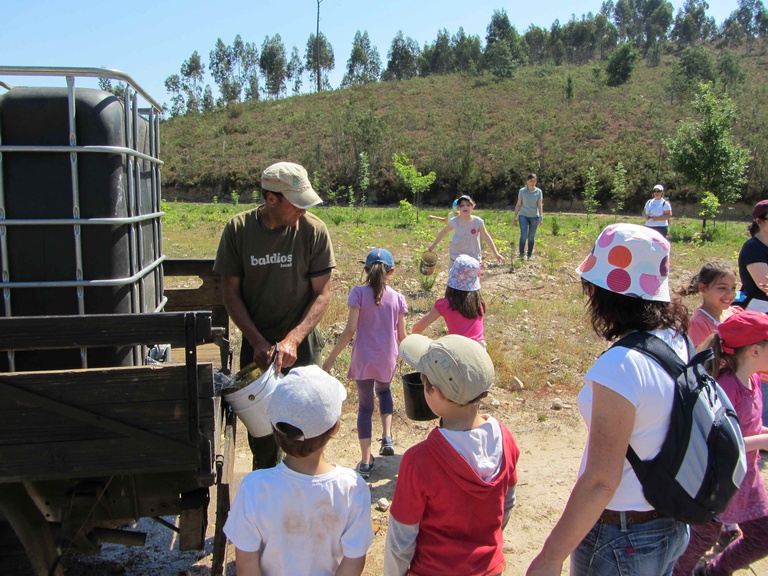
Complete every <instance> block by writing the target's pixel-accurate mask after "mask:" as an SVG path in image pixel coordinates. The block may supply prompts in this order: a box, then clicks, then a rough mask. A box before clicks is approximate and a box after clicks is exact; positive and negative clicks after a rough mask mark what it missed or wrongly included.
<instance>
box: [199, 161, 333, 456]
mask: <svg viewBox="0 0 768 576" xmlns="http://www.w3.org/2000/svg"><path fill="white" fill-rule="evenodd" d="M261 189H262V196H263V199H264V203H263V204H261V205H259V206H258V207H257V208H255V209H253V210H249V211H247V212H242V213H241V214H237V215H236V216H233V217H232V218H231V219H230V220H229V222H227V225H226V226H225V228H224V232H223V234H222V236H221V242H220V243H219V248H218V251H217V253H216V262H215V263H214V265H213V269H214V270H215V271H216V272H219V273H220V274H221V277H222V283H223V300H224V306H225V307H226V309H227V312H228V313H229V316H230V318H232V321H233V322H234V323H235V325H236V326H237V327H238V328H240V330H241V331H242V333H243V343H242V347H241V349H240V366H241V367H243V366H246V365H248V364H250V363H251V362H255V363H256V364H257V365H258V366H259V367H261V368H262V369H266V368H267V367H268V366H269V365H270V364H271V363H272V362H273V361H274V362H275V368H276V370H277V371H280V370H282V369H284V368H290V367H291V366H307V365H310V364H318V365H319V364H321V363H322V348H323V341H322V337H321V335H320V331H319V330H318V329H317V325H318V324H319V323H320V320H321V319H322V317H323V315H324V314H325V311H326V310H327V309H328V304H329V303H330V296H331V271H332V270H333V268H335V266H336V261H335V259H334V256H333V245H332V244H331V239H330V236H329V235H328V229H327V228H326V226H325V224H324V223H323V221H322V220H320V219H319V218H318V217H317V216H315V215H313V214H310V213H308V212H307V208H311V207H312V206H316V205H318V204H320V203H321V202H322V200H321V199H320V197H319V196H318V195H317V193H316V192H315V191H314V190H313V189H312V185H311V184H310V182H309V178H308V176H307V171H306V170H305V169H304V168H303V167H302V166H300V165H298V164H294V163H292V162H278V163H276V164H273V165H272V166H270V167H268V168H267V169H266V170H264V172H263V173H262V175H261ZM248 441H249V444H250V446H251V452H253V468H254V469H256V468H270V467H272V466H274V465H275V464H276V463H277V462H279V461H280V459H281V457H282V455H281V454H280V453H279V450H278V448H277V444H276V443H275V440H274V437H273V436H272V435H271V434H270V435H269V436H265V437H263V438H254V437H252V436H249V437H248Z"/></svg>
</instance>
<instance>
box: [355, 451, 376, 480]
mask: <svg viewBox="0 0 768 576" xmlns="http://www.w3.org/2000/svg"><path fill="white" fill-rule="evenodd" d="M374 461H375V460H374V458H373V456H371V463H370V464H366V463H365V462H362V461H361V462H360V463H359V464H358V465H357V471H358V472H359V473H360V476H362V477H363V478H368V476H370V475H371V470H373V463H374Z"/></svg>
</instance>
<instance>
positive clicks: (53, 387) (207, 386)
mask: <svg viewBox="0 0 768 576" xmlns="http://www.w3.org/2000/svg"><path fill="white" fill-rule="evenodd" d="M197 378H198V393H197V396H198V398H207V397H210V396H213V395H214V390H213V365H212V364H211V363H204V364H198V366H197ZM0 381H2V382H8V383H10V384H13V385H14V386H17V387H19V388H22V389H24V390H29V391H38V392H41V391H42V390H45V394H46V395H47V396H49V397H50V398H53V399H56V400H65V399H67V398H71V399H73V400H75V401H76V402H77V404H78V405H80V406H89V405H92V404H110V403H115V402H146V401H155V400H173V399H177V398H186V394H187V382H186V366H185V365H184V364H161V365H153V366H124V367H118V368H89V369H86V370H83V369H78V370H55V371H39V372H13V373H5V374H0ZM41 393H42V392H41ZM0 408H1V407H0Z"/></svg>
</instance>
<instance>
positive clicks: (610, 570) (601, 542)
mask: <svg viewBox="0 0 768 576" xmlns="http://www.w3.org/2000/svg"><path fill="white" fill-rule="evenodd" d="M688 535H689V531H688V525H687V524H684V523H682V522H678V521H677V520H675V519H674V518H657V519H656V520H650V521H648V522H643V523H642V524H625V525H623V526H622V525H614V524H604V523H602V522H598V523H597V524H595V525H594V527H593V528H592V530H590V532H589V534H587V535H586V536H585V537H584V540H582V541H581V544H579V546H578V547H577V548H576V550H574V551H573V554H571V576H642V575H644V574H648V575H650V574H653V575H654V576H656V575H658V576H669V575H670V574H672V569H673V568H674V567H675V562H676V561H677V558H678V556H680V555H681V554H682V553H683V552H684V551H685V547H686V546H687V545H688Z"/></svg>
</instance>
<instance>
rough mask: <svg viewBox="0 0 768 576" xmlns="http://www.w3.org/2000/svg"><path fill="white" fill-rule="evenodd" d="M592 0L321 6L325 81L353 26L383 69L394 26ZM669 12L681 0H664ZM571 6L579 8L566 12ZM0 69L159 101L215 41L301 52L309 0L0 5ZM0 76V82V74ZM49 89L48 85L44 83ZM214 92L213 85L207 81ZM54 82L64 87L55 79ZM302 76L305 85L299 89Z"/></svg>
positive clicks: (446, 24)
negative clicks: (87, 73)
mask: <svg viewBox="0 0 768 576" xmlns="http://www.w3.org/2000/svg"><path fill="white" fill-rule="evenodd" d="M601 3H602V1H601V0H582V1H581V2H574V1H568V2H567V1H565V0H538V1H536V2H530V1H528V2H514V3H512V2H502V1H500V0H469V1H467V0H388V1H387V2H381V1H378V2H360V1H355V0H322V2H321V4H320V17H321V20H320V30H321V31H322V32H323V33H324V34H325V35H326V37H327V38H328V40H329V41H330V43H331V45H332V46H333V50H334V53H335V58H336V69H335V70H334V72H333V73H332V74H331V77H330V80H331V85H332V86H333V87H337V86H338V85H339V83H340V82H341V78H342V76H343V74H344V69H345V67H346V61H347V59H348V58H349V53H350V51H351V48H352V40H353V38H354V35H355V32H356V31H357V30H361V31H365V30H367V31H368V35H369V37H370V38H371V41H372V43H373V44H374V45H375V46H376V47H377V48H378V50H379V54H380V55H381V59H382V65H383V66H386V58H387V51H388V50H389V46H390V44H391V42H392V39H393V38H394V36H395V35H396V34H397V31H398V30H402V31H403V34H404V35H405V36H406V37H408V36H410V37H411V38H413V39H414V40H416V41H417V42H418V43H419V45H420V46H423V45H424V43H425V42H430V43H431V42H432V41H433V40H434V39H435V37H436V36H437V32H438V31H439V30H441V29H443V28H446V29H447V30H448V32H449V33H450V34H454V33H456V32H457V31H458V29H459V27H461V26H463V27H464V31H465V32H466V33H467V34H476V35H478V36H480V38H481V39H483V40H484V39H485V32H486V27H487V26H488V23H489V22H490V20H491V16H492V15H493V11H494V10H499V9H502V8H504V9H505V10H506V11H507V14H508V15H509V18H510V20H511V22H512V24H513V25H514V26H515V27H516V28H517V30H518V32H521V33H522V32H524V31H525V29H526V28H527V27H528V26H529V25H530V24H536V25H538V26H542V27H546V28H549V27H550V25H551V24H552V22H554V21H555V19H559V20H560V22H562V23H564V22H567V21H568V20H570V18H571V15H572V14H575V15H576V17H577V18H580V17H581V16H582V14H586V13H587V12H590V11H592V12H597V11H598V10H599V9H600V5H601ZM672 4H673V6H674V7H675V11H677V9H678V8H679V7H681V6H682V5H683V4H684V0H674V1H673V2H672ZM709 4H710V8H709V11H708V14H709V15H710V16H713V17H714V18H715V20H716V21H717V23H718V25H719V24H720V23H721V22H722V21H723V20H724V19H725V18H726V17H727V16H728V15H729V14H731V12H733V11H734V10H735V9H736V8H737V4H738V1H737V0H710V2H709ZM575 6H578V8H575ZM0 14H2V25H1V26H0V65H12V66H22V65H29V66H86V67H107V68H116V69H118V70H121V71H123V72H126V73H127V74H129V75H130V76H131V77H133V79H134V80H135V81H137V82H138V83H139V84H140V85H141V86H142V87H143V88H144V89H145V90H147V91H148V92H149V93H150V95H152V96H153V97H154V98H155V99H156V100H158V101H159V102H160V103H163V102H169V100H170V98H169V96H168V95H167V94H166V92H165V87H164V85H163V83H164V81H165V79H166V78H167V77H168V76H170V75H171V74H175V73H178V72H179V69H180V68H181V64H182V62H183V61H184V60H186V59H187V58H189V56H190V55H191V54H192V52H193V51H194V50H197V51H198V53H200V55H201V57H202V58H203V61H204V62H206V63H207V61H208V53H209V52H210V51H211V50H212V49H213V47H214V45H215V44H216V40H217V38H221V39H222V40H223V41H224V43H225V44H227V45H229V44H232V42H233V40H234V38H235V36H236V35H237V34H240V35H241V37H242V38H243V40H244V41H246V42H254V43H255V44H256V45H257V47H259V48H261V44H262V42H263V41H264V38H265V36H273V35H274V34H276V33H277V34H280V36H281V38H282V40H283V43H284V44H285V47H286V50H287V52H288V54H290V51H291V48H292V47H293V46H296V47H297V48H298V49H299V52H300V54H301V55H302V56H303V54H304V50H305V48H306V44H307V39H308V38H309V35H310V34H312V33H314V32H315V28H316V17H317V1H316V0H263V1H261V2H258V1H255V0H251V1H250V2H246V1H242V0H230V1H226V2H212V1H208V2H204V1H202V0H183V1H182V0H158V1H156V2H152V3H127V2H109V1H107V2H93V1H86V0H67V1H62V0H0ZM0 79H2V78H0ZM5 80H7V81H8V82H10V83H11V84H39V83H40V82H41V81H40V80H35V79H31V80H30V79H24V80H22V79H19V78H5ZM47 82H48V83H50V80H47ZM210 84H211V86H212V87H213V88H214V90H215V84H214V83H213V81H210ZM56 85H63V83H61V84H59V83H57V84H56ZM307 85H308V79H307V80H305V88H306V87H307Z"/></svg>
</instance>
